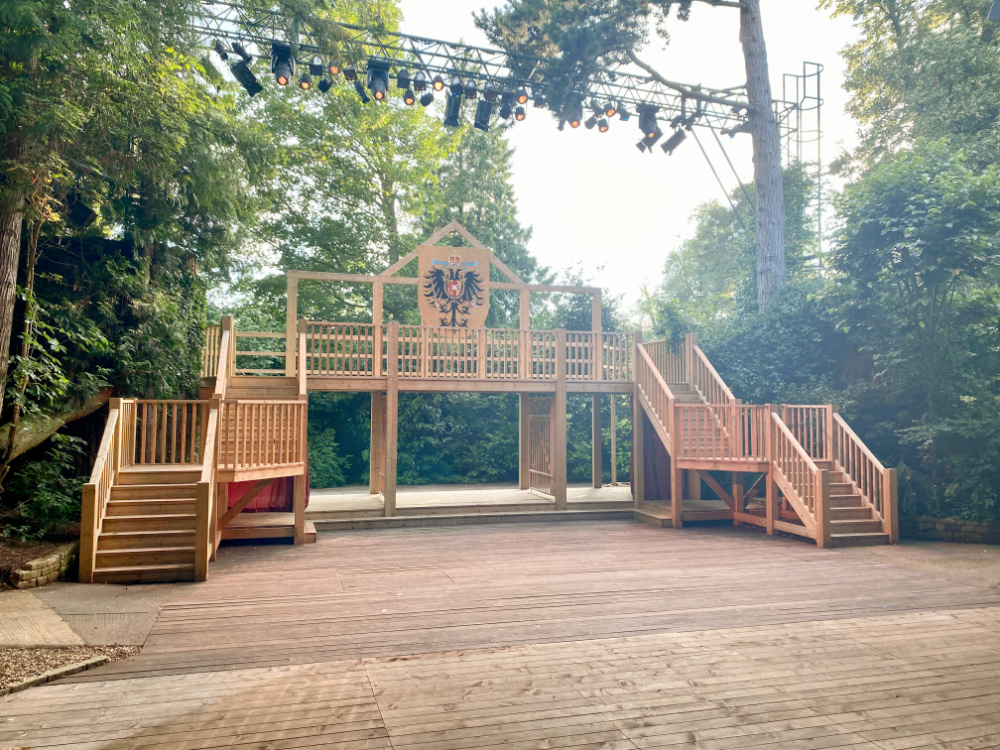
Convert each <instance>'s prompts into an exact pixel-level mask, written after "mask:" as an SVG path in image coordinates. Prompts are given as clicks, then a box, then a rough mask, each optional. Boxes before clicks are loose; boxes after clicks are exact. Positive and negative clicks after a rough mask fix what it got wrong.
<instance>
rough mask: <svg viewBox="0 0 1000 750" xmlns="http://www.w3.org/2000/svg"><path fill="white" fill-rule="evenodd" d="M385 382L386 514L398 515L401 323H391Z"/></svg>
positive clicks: (384, 462) (384, 460) (384, 493)
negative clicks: (397, 452)
mask: <svg viewBox="0 0 1000 750" xmlns="http://www.w3.org/2000/svg"><path fill="white" fill-rule="evenodd" d="M385 375H386V378H385V380H386V384H385V455H384V456H383V458H382V461H383V466H384V467H385V488H384V490H383V496H384V499H385V506H384V515H386V516H394V515H396V446H397V442H396V441H397V438H398V430H399V323H397V322H396V321H393V322H391V323H390V324H389V336H388V352H387V353H386V374H385Z"/></svg>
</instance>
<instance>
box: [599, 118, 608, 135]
mask: <svg viewBox="0 0 1000 750" xmlns="http://www.w3.org/2000/svg"><path fill="white" fill-rule="evenodd" d="M597 129H598V130H599V131H601V132H602V133H607V132H608V121H607V120H605V119H604V118H603V117H602V118H601V119H600V120H598V121H597Z"/></svg>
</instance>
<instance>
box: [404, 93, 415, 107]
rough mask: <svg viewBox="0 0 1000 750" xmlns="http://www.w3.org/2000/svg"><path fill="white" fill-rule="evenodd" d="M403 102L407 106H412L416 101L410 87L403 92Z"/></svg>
mask: <svg viewBox="0 0 1000 750" xmlns="http://www.w3.org/2000/svg"><path fill="white" fill-rule="evenodd" d="M403 103H404V104H405V105H406V106H407V107H412V106H413V105H414V104H416V103H417V97H416V96H414V95H413V92H412V91H411V90H410V89H407V90H406V92H405V93H404V94H403Z"/></svg>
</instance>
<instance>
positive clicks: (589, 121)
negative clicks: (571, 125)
mask: <svg viewBox="0 0 1000 750" xmlns="http://www.w3.org/2000/svg"><path fill="white" fill-rule="evenodd" d="M596 124H597V118H596V117H594V116H593V115H591V116H590V117H588V118H587V121H586V122H585V123H583V127H585V128H586V129H587V130H593V129H594V126H595V125H596Z"/></svg>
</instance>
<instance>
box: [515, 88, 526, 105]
mask: <svg viewBox="0 0 1000 750" xmlns="http://www.w3.org/2000/svg"><path fill="white" fill-rule="evenodd" d="M517 103H518V104H527V103H528V92H527V91H525V90H524V89H523V88H522V89H518V90H517Z"/></svg>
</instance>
